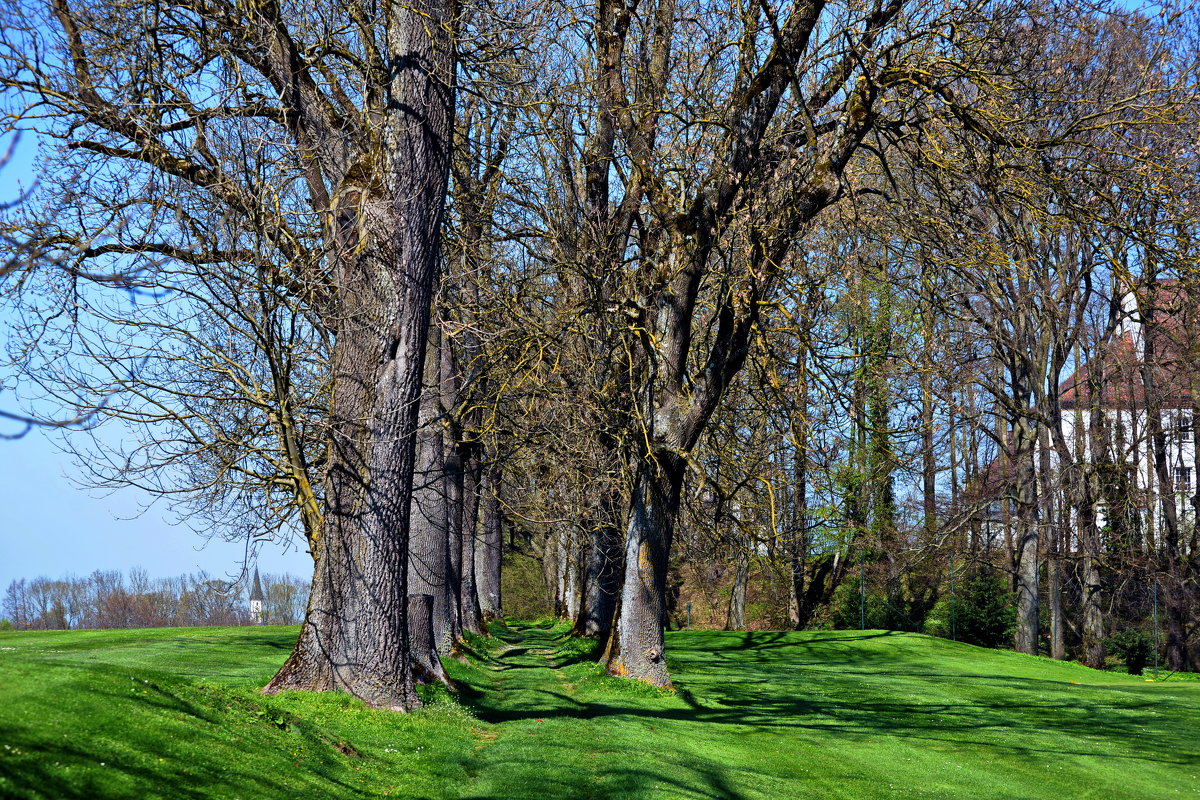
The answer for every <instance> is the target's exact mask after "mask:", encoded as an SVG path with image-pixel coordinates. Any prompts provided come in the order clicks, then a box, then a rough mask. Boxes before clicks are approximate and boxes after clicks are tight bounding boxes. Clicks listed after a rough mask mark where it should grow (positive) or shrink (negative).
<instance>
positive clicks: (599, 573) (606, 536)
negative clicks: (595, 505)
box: [574, 489, 621, 646]
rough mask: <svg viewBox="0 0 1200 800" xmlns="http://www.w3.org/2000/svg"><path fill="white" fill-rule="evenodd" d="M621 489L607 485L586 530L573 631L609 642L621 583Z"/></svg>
mask: <svg viewBox="0 0 1200 800" xmlns="http://www.w3.org/2000/svg"><path fill="white" fill-rule="evenodd" d="M620 502H621V498H620V492H618V491H616V490H612V489H606V490H604V492H603V493H602V495H601V498H600V507H599V509H598V511H597V519H596V520H595V521H594V522H593V525H592V530H591V531H590V532H589V536H590V540H591V541H590V543H589V546H588V548H587V551H586V553H587V555H586V560H585V562H584V569H583V597H582V602H581V604H580V609H579V617H578V618H577V620H576V622H575V630H574V634H575V635H576V636H588V637H591V638H594V639H596V640H598V641H600V642H601V643H602V645H601V646H604V645H606V644H607V642H608V635H609V633H610V632H611V631H612V626H613V614H614V613H615V612H616V608H617V594H618V592H620V587H621V530H620V528H619V527H618V526H617V514H618V513H619V512H618V511H617V509H618V508H619V507H620Z"/></svg>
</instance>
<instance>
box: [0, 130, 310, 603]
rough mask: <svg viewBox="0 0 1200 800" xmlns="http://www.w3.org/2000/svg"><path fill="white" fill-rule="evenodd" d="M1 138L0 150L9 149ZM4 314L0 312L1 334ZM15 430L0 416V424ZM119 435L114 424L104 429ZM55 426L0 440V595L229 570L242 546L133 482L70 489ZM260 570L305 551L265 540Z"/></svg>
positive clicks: (295, 570)
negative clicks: (123, 577)
mask: <svg viewBox="0 0 1200 800" xmlns="http://www.w3.org/2000/svg"><path fill="white" fill-rule="evenodd" d="M7 144H8V143H7V142H4V141H2V140H0V153H2V152H4V151H6V150H7ZM32 145H33V142H32V139H31V137H29V136H26V137H25V138H24V139H23V140H22V142H21V146H20V147H19V148H18V150H17V152H16V154H15V156H14V158H13V159H11V160H10V162H9V163H7V164H5V165H4V167H3V169H2V170H0V203H2V202H6V201H12V200H13V199H15V198H16V197H19V196H20V187H21V186H22V185H23V186H28V185H29V181H30V177H31V175H32V168H31V161H32V157H33V152H34V148H33V146H32ZM7 324H8V319H7V317H6V315H5V314H4V313H3V312H0V341H3V339H4V336H3V328H4V326H6V325H7ZM12 386H13V377H12V376H11V375H8V374H3V373H0V409H3V410H5V411H9V412H20V411H21V410H22V409H20V408H19V406H18V404H17V402H16V400H15V399H14V396H13V393H12V391H11V388H12ZM18 430H20V428H19V426H17V425H15V424H14V423H10V422H5V421H3V420H0V433H8V434H11V433H15V432H16V431H18ZM107 435H109V436H119V435H120V432H119V429H118V428H116V427H113V428H112V430H111V431H110V432H109V433H108V434H107ZM57 436H59V434H58V433H57V432H51V433H49V434H47V433H46V432H43V431H41V430H34V431H31V432H30V433H29V434H27V435H26V436H25V437H23V438H21V439H16V440H12V441H0V596H2V594H3V591H4V589H5V588H6V587H7V586H8V584H9V582H10V581H12V580H14V579H17V578H22V577H23V578H34V577H37V576H39V575H45V576H47V577H51V578H55V577H61V576H64V575H67V574H75V575H81V576H82V575H86V574H88V573H90V572H92V571H93V570H97V569H102V570H111V569H119V570H121V571H122V572H125V573H127V572H128V570H129V569H130V568H131V567H136V566H140V567H144V568H145V569H146V571H147V572H148V573H149V574H150V576H151V577H167V576H171V575H178V574H181V573H184V572H195V571H197V570H199V569H204V570H206V571H207V572H209V573H210V574H211V575H212V576H213V577H226V576H228V577H236V576H237V575H238V574H239V573H240V568H241V563H242V561H243V559H244V557H245V545H244V544H242V543H226V542H223V541H221V540H220V537H219V536H216V537H213V538H212V540H211V541H209V542H208V543H207V544H206V543H205V541H204V538H203V537H202V536H201V535H200V534H198V533H197V532H195V531H193V530H191V529H190V528H188V527H187V526H185V525H180V526H172V525H170V524H168V523H167V522H166V521H165V520H166V519H173V517H172V515H171V514H170V512H169V510H168V509H166V508H165V507H162V508H159V507H151V508H150V509H149V510H147V511H144V513H143V508H144V507H145V506H146V505H147V503H149V502H150V501H151V500H152V499H153V498H152V497H151V496H149V495H148V494H145V493H142V492H138V491H136V490H133V489H122V490H120V491H118V492H115V493H110V494H108V495H102V494H99V493H96V492H94V491H88V490H83V489H80V488H77V487H76V486H75V485H74V484H73V483H72V481H71V477H72V476H73V475H76V474H78V473H77V470H76V469H75V467H74V466H73V465H72V463H71V458H70V456H67V455H65V454H63V453H61V452H60V451H59V449H58V447H57V446H56V445H55V444H54V438H55V437H57ZM258 566H259V568H260V569H261V570H262V571H263V572H274V573H281V572H289V573H291V574H293V575H296V576H299V577H304V578H307V577H309V576H310V575H311V573H312V561H311V558H310V557H309V556H308V555H307V554H306V553H304V552H303V551H302V550H297V549H296V548H294V547H293V548H291V549H290V550H288V551H286V552H285V550H284V548H282V547H278V546H270V545H266V546H263V547H262V548H261V550H260V553H259V559H258Z"/></svg>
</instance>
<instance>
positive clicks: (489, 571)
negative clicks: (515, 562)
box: [475, 453, 504, 621]
mask: <svg viewBox="0 0 1200 800" xmlns="http://www.w3.org/2000/svg"><path fill="white" fill-rule="evenodd" d="M499 492H500V465H499V464H498V463H497V461H496V454H495V453H491V454H490V455H489V458H488V463H487V465H486V466H485V467H484V469H483V488H482V491H481V497H480V510H481V516H482V520H481V522H480V535H479V541H478V548H477V549H476V551H475V578H476V584H477V587H478V595H479V610H480V612H481V613H482V615H483V618H484V619H485V620H488V621H491V620H497V619H500V618H501V617H502V616H504V611H503V606H502V604H501V596H500V563H501V559H502V556H503V553H504V526H503V523H502V520H501V510H500V495H499Z"/></svg>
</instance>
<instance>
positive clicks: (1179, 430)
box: [1175, 411, 1192, 437]
mask: <svg viewBox="0 0 1200 800" xmlns="http://www.w3.org/2000/svg"><path fill="white" fill-rule="evenodd" d="M1191 432H1192V415H1191V414H1189V413H1187V412H1186V411H1180V412H1179V413H1177V414H1176V415H1175V433H1176V434H1177V435H1178V436H1180V437H1184V436H1187V435H1188V434H1190V433H1191Z"/></svg>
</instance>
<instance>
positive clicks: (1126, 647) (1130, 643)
mask: <svg viewBox="0 0 1200 800" xmlns="http://www.w3.org/2000/svg"><path fill="white" fill-rule="evenodd" d="M1105 646H1106V647H1107V648H1108V651H1109V652H1110V653H1112V654H1114V655H1116V656H1117V657H1119V658H1120V659H1122V660H1123V661H1124V662H1125V668H1126V669H1127V670H1129V674H1130V675H1141V674H1142V671H1143V670H1144V669H1145V668H1146V662H1147V661H1149V660H1150V647H1151V644H1150V637H1149V636H1147V635H1146V634H1144V633H1142V632H1141V631H1139V630H1126V631H1117V632H1116V633H1114V634H1113V635H1112V636H1110V637H1108V641H1106V642H1105Z"/></svg>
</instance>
